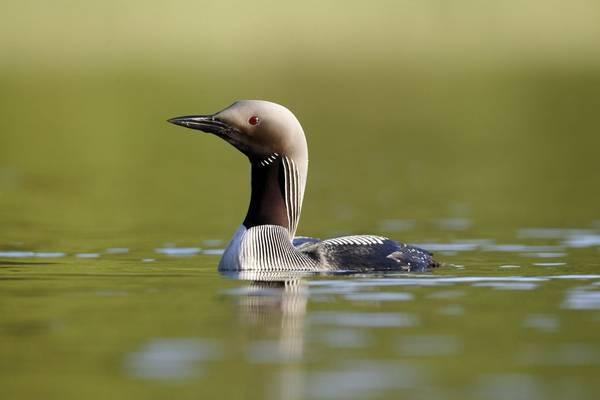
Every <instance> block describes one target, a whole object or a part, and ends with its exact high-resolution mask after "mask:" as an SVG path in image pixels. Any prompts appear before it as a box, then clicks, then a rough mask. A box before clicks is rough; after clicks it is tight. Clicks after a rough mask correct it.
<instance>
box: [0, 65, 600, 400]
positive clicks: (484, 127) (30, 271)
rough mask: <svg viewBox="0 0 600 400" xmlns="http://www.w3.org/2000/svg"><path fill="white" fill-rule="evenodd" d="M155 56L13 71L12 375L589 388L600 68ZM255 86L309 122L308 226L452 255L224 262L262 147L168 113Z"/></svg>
mask: <svg viewBox="0 0 600 400" xmlns="http://www.w3.org/2000/svg"><path fill="white" fill-rule="evenodd" d="M298 65H304V64H298ZM144 68H145V69H144ZM144 68H138V69H136V68H134V66H131V67H130V68H124V67H123V68H120V69H119V68H116V69H114V70H106V71H87V72H81V71H80V72H77V71H63V72H61V71H54V72H52V71H50V72H48V71H46V72H39V71H37V72H36V71H33V70H31V71H21V70H19V71H16V70H10V71H9V70H7V71H5V73H4V74H3V75H2V76H1V77H0V83H1V84H2V88H3V90H2V91H0V109H1V110H2V112H3V114H2V118H0V132H1V135H2V136H0V139H1V142H0V386H1V387H2V391H1V392H2V398H6V399H16V398H19V399H26V398H31V399H40V398H48V399H81V398H86V399H95V398H97V399H106V398H127V399H158V398H180V399H183V398H186V399H187V398H190V399H191V398H194V399H198V398H245V399H349V398H350V399H361V400H362V399H382V398H389V399H396V398H402V397H406V398H411V399H492V400H494V399H511V400H514V399H528V400H531V399H565V398H569V399H594V398H596V397H597V393H598V392H599V390H600V383H599V381H598V376H599V375H600V338H599V336H598V332H600V213H599V208H598V204H600V185H598V176H597V175H598V171H600V158H598V157H597V149H598V148H599V146H600V139H599V136H598V135H597V132H598V131H599V129H600V117H599V114H598V112H597V110H598V109H599V107H600V97H599V96H598V93H599V92H598V88H599V87H600V85H599V82H600V74H598V73H597V70H595V69H594V70H592V69H586V68H581V69H574V70H556V71H553V70H548V69H543V68H530V69H528V68H522V69H518V70H512V71H509V70H488V71H479V72H473V71H464V72H457V71H450V72H449V71H447V70H445V69H439V70H423V69H418V68H416V69H404V70H403V69H401V68H400V67H398V66H397V65H396V66H395V67H394V66H387V65H377V66H373V65H370V66H367V65H366V64H343V65H337V64H336V65H335V66H329V67H328V68H329V69H328V68H324V67H323V66H317V65H313V66H312V67H311V66H304V67H302V68H300V67H295V64H294V65H286V66H285V68H281V69H278V70H275V69H273V70H270V69H267V70H266V71H260V70H259V69H255V70H252V71H253V73H255V75H254V79H247V76H246V75H244V74H242V73H240V71H237V70H235V69H233V70H232V69H230V70H225V71H224V72H221V73H218V72H217V71H216V70H207V69H203V68H204V67H198V68H197V69H193V70H178V69H172V70H171V71H167V72H165V71H158V70H153V69H152V68H150V67H148V66H144ZM273 68H274V67H273ZM323 71H330V73H328V74H323ZM331 71H334V72H331ZM236 72H237V73H236ZM244 73H245V71H244ZM208 75H210V79H205V76H208ZM348 82H353V84H352V85H349V84H348ZM191 87H195V88H199V89H198V90H197V91H195V90H190V88H191ZM240 97H253V98H256V97H258V98H266V99H271V100H275V101H278V102H281V103H284V104H286V105H288V106H290V107H291V108H292V109H293V110H294V111H295V112H296V113H297V115H298V117H299V118H300V120H301V122H302V123H303V125H304V127H305V130H306V133H307V137H308V142H309V150H310V154H311V166H310V168H309V178H308V188H307V192H306V197H305V207H304V209H303V215H302V219H301V222H300V228H299V233H300V234H306V235H315V236H319V237H322V238H325V237H331V236H335V235H339V234H345V233H349V234H359V233H374V234H381V235H387V236H390V237H392V238H395V239H399V240H403V241H406V242H409V243H415V244H419V245H421V246H423V247H425V248H428V249H430V250H432V251H434V252H435V253H436V256H437V258H438V259H439V260H441V261H444V262H446V263H448V264H449V265H448V266H445V267H443V268H440V269H439V270H436V271H434V272H432V273H428V274H419V275H400V274H387V275H359V276H312V277H285V278H286V279H287V283H286V282H282V281H281V278H282V277H276V276H267V277H264V276H259V277H257V276H251V275H248V276H241V277H224V276H221V275H219V273H218V272H217V271H216V266H217V262H218V259H219V255H220V252H221V251H222V249H223V247H224V246H225V243H226V241H227V240H228V239H229V237H230V235H231V234H232V233H233V232H234V231H235V229H236V227H237V226H238V224H239V223H240V221H241V220H242V218H243V213H244V211H245V209H246V206H247V204H246V201H247V196H248V171H247V165H246V162H245V161H244V160H243V159H242V158H241V157H240V156H239V155H238V154H236V152H235V151H234V150H233V149H231V148H229V147H228V146H227V145H226V144H225V143H222V142H220V141H218V140H216V139H215V138H212V137H208V136H202V135H200V134H198V135H194V134H191V133H190V132H187V131H185V130H183V129H178V128H177V127H174V126H169V125H168V124H167V123H166V122H165V120H166V119H167V118H169V117H173V116H176V115H184V114H187V113H190V114H192V113H204V112H212V111H215V110H218V109H220V108H222V107H224V106H225V105H227V104H229V103H230V102H231V101H232V100H234V99H236V98H240ZM278 279H279V280H278ZM256 280H262V283H261V282H253V281H256Z"/></svg>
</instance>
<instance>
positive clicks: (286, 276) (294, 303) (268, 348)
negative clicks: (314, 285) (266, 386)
mask: <svg viewBox="0 0 600 400" xmlns="http://www.w3.org/2000/svg"><path fill="white" fill-rule="evenodd" d="M226 275H227V276H228V277H232V278H235V279H239V280H242V281H247V282H248V284H247V285H246V286H245V287H243V289H242V290H240V291H239V293H240V296H239V299H238V303H237V304H238V306H239V307H238V308H239V311H240V317H241V318H242V321H241V322H242V323H243V324H244V325H249V326H251V327H254V328H256V329H257V330H258V331H259V332H260V334H259V337H260V339H261V340H259V341H257V342H254V343H253V345H252V346H251V348H250V351H249V361H250V362H251V363H273V364H279V365H280V369H279V371H278V376H274V377H273V378H274V381H275V382H277V385H276V387H275V388H274V389H275V393H273V397H275V398H282V399H298V398H303V397H305V396H304V395H305V382H306V379H305V376H304V367H303V365H302V361H303V358H304V328H305V326H304V325H305V317H306V305H307V302H308V296H309V290H308V283H307V281H306V279H305V278H306V277H307V276H309V275H310V274H306V273H289V272H285V273H283V272H282V273H276V272H249V271H245V272H238V273H235V274H231V273H228V274H226Z"/></svg>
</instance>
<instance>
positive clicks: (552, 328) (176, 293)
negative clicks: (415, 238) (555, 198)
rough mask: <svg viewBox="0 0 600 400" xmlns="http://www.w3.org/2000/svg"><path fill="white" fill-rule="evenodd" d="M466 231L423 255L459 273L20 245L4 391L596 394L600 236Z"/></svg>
mask: <svg viewBox="0 0 600 400" xmlns="http://www.w3.org/2000/svg"><path fill="white" fill-rule="evenodd" d="M403 222H404V223H406V221H398V220H396V221H385V223H386V224H388V225H389V224H396V226H402V227H404V225H403V224H402V223H403ZM454 222H455V224H457V226H458V227H459V228H460V229H461V231H460V232H459V234H457V236H458V237H459V238H457V239H456V240H452V241H449V242H436V243H423V244H422V245H423V246H425V247H428V248H430V249H433V250H435V251H436V252H437V254H438V258H440V259H443V260H444V261H446V262H449V263H454V265H453V266H447V267H444V268H441V269H439V270H436V271H435V272H433V273H430V274H414V275H406V274H385V275H357V276H317V277H293V276H292V277H290V276H288V277H278V276H254V275H252V274H248V275H247V276H241V277H237V278H240V279H239V280H238V279H236V278H235V277H223V276H220V275H219V274H218V273H217V272H216V264H217V261H218V257H219V253H220V249H222V246H223V242H222V241H221V240H220V239H215V238H213V239H211V240H208V239H207V240H194V241H193V243H194V246H186V247H183V246H181V245H178V244H173V243H148V244H147V246H145V247H137V248H133V247H132V248H130V247H109V248H107V247H89V248H88V249H87V251H85V252H74V251H72V250H71V249H69V248H64V249H63V251H45V250H44V249H43V247H38V246H36V247H34V246H31V245H30V244H26V243H13V244H12V247H13V249H12V250H2V251H1V252H0V266H1V269H0V287H1V291H2V302H1V303H0V309H1V313H0V343H1V351H2V358H1V361H0V368H1V370H2V380H3V392H4V393H5V395H6V396H7V398H17V397H18V398H38V397H42V396H43V397H51V398H65V397H66V398H71V397H72V398H76V397H78V396H80V395H81V394H82V393H84V394H85V396H86V397H92V398H106V397H108V396H119V397H123V398H125V397H127V398H160V397H165V396H169V397H171V396H174V397H180V398H181V397H183V398H188V397H189V398H204V396H206V397H207V398H210V397H215V396H224V397H228V398H234V397H238V398H256V399H263V398H271V399H278V398H285V399H305V398H314V399H329V398H332V399H338V398H340V399H341V398H344V399H346V398H356V399H367V398H398V397H403V396H405V397H407V398H408V397H409V396H410V397H411V398H444V399H445V398H456V399H461V398H472V399H480V398H486V399H564V398H589V399H592V398H595V394H596V393H597V392H598V390H599V389H600V386H599V383H598V380H597V376H598V372H599V371H600V339H599V338H598V335H597V333H598V331H599V329H600V274H599V271H600V269H599V268H598V259H599V257H598V256H599V251H598V249H599V246H600V230H599V229H594V228H586V229H583V228H573V229H520V230H517V231H516V232H513V240H511V241H508V242H498V241H496V240H494V238H492V237H489V238H481V237H474V236H472V235H471V233H470V232H469V230H468V229H464V225H465V221H462V222H461V223H460V224H458V222H457V221H454ZM447 223H448V221H445V222H444V226H445V227H446V228H447V225H446V224H447ZM409 229H410V228H409ZM455 229H456V227H455ZM180 239H181V238H180ZM182 241H183V240H182ZM93 242H94V241H93V240H91V241H90V242H89V243H93ZM114 243H115V245H119V244H121V243H122V242H121V241H119V240H114ZM4 247H10V246H6V245H5V246H4ZM257 279H258V280H261V281H260V282H257V281H255V280H257ZM284 281H286V282H284ZM34 383H35V384H34Z"/></svg>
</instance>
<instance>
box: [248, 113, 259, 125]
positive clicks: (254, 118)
mask: <svg viewBox="0 0 600 400" xmlns="http://www.w3.org/2000/svg"><path fill="white" fill-rule="evenodd" d="M259 122H260V119H259V118H258V117H257V116H256V115H253V116H252V117H250V119H249V120H248V123H249V124H250V125H257V124H258V123H259Z"/></svg>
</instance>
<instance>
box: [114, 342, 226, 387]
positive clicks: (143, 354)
mask: <svg viewBox="0 0 600 400" xmlns="http://www.w3.org/2000/svg"><path fill="white" fill-rule="evenodd" d="M218 354H219V352H218V351H217V347H216V346H215V344H214V343H213V342H212V341H209V340H205V339H197V338H181V339H155V340H152V341H150V342H148V343H146V344H145V345H144V346H142V348H141V349H140V350H138V351H136V352H134V353H131V354H130V355H129V356H128V357H127V359H126V360H125V368H126V370H127V373H128V374H129V376H131V377H134V378H141V379H160V380H171V379H189V378H193V377H196V376H198V375H200V373H201V369H200V362H202V361H206V360H212V359H214V358H216V357H217V356H218Z"/></svg>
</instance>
